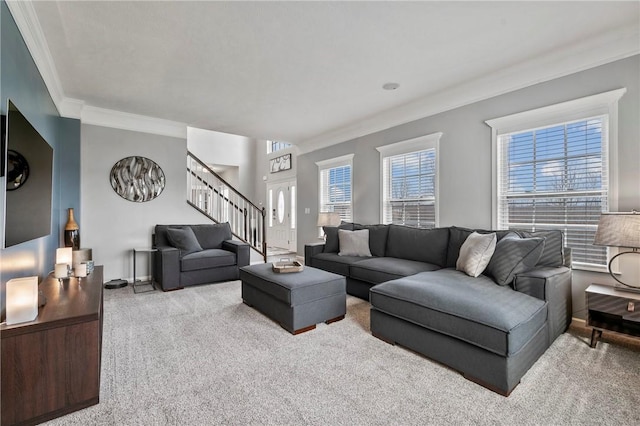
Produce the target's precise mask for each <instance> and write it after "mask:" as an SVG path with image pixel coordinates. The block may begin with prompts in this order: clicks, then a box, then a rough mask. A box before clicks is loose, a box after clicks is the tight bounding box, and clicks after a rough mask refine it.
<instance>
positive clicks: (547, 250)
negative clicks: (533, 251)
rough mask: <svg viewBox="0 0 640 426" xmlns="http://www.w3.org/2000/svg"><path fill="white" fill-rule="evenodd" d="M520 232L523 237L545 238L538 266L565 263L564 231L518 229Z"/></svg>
mask: <svg viewBox="0 0 640 426" xmlns="http://www.w3.org/2000/svg"><path fill="white" fill-rule="evenodd" d="M518 234H519V235H520V236H521V237H522V238H535V237H538V238H544V250H542V254H541V255H540V259H538V263H537V264H536V266H562V265H563V264H564V253H563V246H564V243H563V241H562V239H563V238H562V237H563V234H562V231H560V230H548V231H536V232H530V231H518Z"/></svg>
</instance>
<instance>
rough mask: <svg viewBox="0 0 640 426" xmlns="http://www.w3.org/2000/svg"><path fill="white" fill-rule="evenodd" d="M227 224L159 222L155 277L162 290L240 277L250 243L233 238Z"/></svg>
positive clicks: (156, 229)
mask: <svg viewBox="0 0 640 426" xmlns="http://www.w3.org/2000/svg"><path fill="white" fill-rule="evenodd" d="M232 238H233V236H232V234H231V227H230V226H229V224H228V223H220V224H210V225H156V227H155V234H154V245H155V248H156V249H157V250H158V251H157V252H156V253H155V258H154V260H155V261H154V278H155V281H156V282H157V283H158V284H159V285H160V287H161V288H162V290H164V291H168V290H177V289H181V288H183V287H185V286H190V285H197V284H206V283H212V282H220V281H231V280H237V279H238V276H239V272H238V271H239V268H240V267H242V266H246V265H248V264H249V257H250V253H249V250H250V248H249V245H248V244H246V243H244V242H242V241H236V240H233V239H232Z"/></svg>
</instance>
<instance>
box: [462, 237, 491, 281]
mask: <svg viewBox="0 0 640 426" xmlns="http://www.w3.org/2000/svg"><path fill="white" fill-rule="evenodd" d="M496 240H497V237H496V234H495V233H490V234H479V233H477V232H472V233H471V235H469V236H468V237H467V239H466V240H464V243H462V247H460V255H459V256H458V261H457V262H456V269H457V270H458V271H462V272H464V273H465V274H467V275H469V276H470V277H477V276H478V275H480V274H481V273H482V271H484V269H485V268H486V267H487V265H488V264H489V261H490V260H491V256H492V255H493V251H494V250H495V249H496Z"/></svg>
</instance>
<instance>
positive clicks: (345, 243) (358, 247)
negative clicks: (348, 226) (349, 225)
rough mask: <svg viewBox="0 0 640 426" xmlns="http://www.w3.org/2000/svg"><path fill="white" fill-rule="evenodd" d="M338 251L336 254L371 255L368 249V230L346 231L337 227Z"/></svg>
mask: <svg viewBox="0 0 640 426" xmlns="http://www.w3.org/2000/svg"><path fill="white" fill-rule="evenodd" d="M338 239H339V240H340V252H339V253H338V256H360V257H371V251H369V230H368V229H361V230H359V231H347V230H344V229H338Z"/></svg>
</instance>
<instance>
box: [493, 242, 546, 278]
mask: <svg viewBox="0 0 640 426" xmlns="http://www.w3.org/2000/svg"><path fill="white" fill-rule="evenodd" d="M543 249H544V238H521V237H520V236H519V235H518V234H516V233H515V232H512V233H510V234H509V235H507V236H505V237H504V238H502V239H501V240H500V241H498V244H497V245H496V251H495V253H494V254H493V257H492V258H491V261H490V262H489V265H488V266H487V270H486V271H485V275H488V276H490V277H492V278H493V279H494V281H495V282H496V283H498V284H499V285H507V284H511V282H512V281H513V278H514V277H515V276H516V274H519V273H521V272H525V271H528V270H529V269H532V268H533V267H534V266H536V263H537V262H538V259H540V255H541V254H542V250H543Z"/></svg>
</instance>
